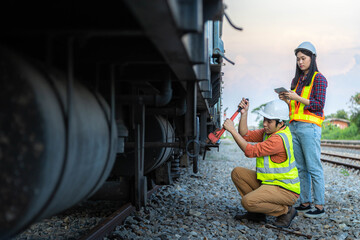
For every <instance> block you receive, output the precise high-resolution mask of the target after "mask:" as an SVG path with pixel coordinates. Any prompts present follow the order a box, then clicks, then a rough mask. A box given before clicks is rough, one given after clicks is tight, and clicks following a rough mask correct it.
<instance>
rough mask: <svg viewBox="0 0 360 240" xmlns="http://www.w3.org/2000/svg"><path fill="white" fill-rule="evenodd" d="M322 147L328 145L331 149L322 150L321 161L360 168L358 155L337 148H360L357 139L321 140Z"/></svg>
mask: <svg viewBox="0 0 360 240" xmlns="http://www.w3.org/2000/svg"><path fill="white" fill-rule="evenodd" d="M321 146H322V147H329V148H330V149H331V150H332V151H331V152H330V151H322V152H321V161H323V162H328V163H332V164H335V165H340V166H344V167H348V168H351V169H356V170H360V155H359V154H351V155H350V154H348V153H343V152H339V151H338V150H336V148H337V149H354V150H360V141H357V140H347V141H343V140H339V141H338V140H323V141H321Z"/></svg>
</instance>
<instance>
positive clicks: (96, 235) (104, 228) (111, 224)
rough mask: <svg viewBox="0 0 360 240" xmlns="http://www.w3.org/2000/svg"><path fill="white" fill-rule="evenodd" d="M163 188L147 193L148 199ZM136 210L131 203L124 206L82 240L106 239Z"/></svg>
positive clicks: (157, 187) (158, 187) (156, 187)
mask: <svg viewBox="0 0 360 240" xmlns="http://www.w3.org/2000/svg"><path fill="white" fill-rule="evenodd" d="M160 188H161V186H159V185H157V186H155V187H154V188H153V189H151V190H150V191H148V192H147V196H148V198H150V197H151V195H152V194H153V193H155V192H156V191H157V190H159V189H160ZM135 210H136V208H135V206H133V205H132V204H131V203H127V204H125V205H124V206H122V207H121V208H120V209H118V210H117V211H115V212H114V213H113V214H112V215H111V216H109V217H108V218H106V219H105V220H104V221H102V222H101V223H100V224H98V225H97V226H95V227H94V228H92V230H91V231H90V232H89V233H87V234H86V235H85V236H83V237H82V238H81V239H80V240H96V239H101V238H103V237H105V236H106V235H107V234H109V233H110V232H111V231H113V230H114V229H115V227H116V226H118V225H120V224H123V222H124V220H125V218H126V217H128V216H129V215H130V214H131V213H132V212H134V211H135Z"/></svg>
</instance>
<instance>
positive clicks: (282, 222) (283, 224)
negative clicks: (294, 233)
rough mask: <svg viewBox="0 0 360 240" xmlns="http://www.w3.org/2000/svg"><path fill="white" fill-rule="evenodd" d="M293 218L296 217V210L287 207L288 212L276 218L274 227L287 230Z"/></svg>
mask: <svg viewBox="0 0 360 240" xmlns="http://www.w3.org/2000/svg"><path fill="white" fill-rule="evenodd" d="M295 216H297V211H296V209H295V208H293V207H292V206H289V210H288V212H287V213H286V214H283V215H281V216H279V217H277V218H276V221H275V223H274V225H275V226H276V227H279V228H288V227H289V226H290V224H291V221H292V220H293V219H294V217H295Z"/></svg>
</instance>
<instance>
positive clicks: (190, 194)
mask: <svg viewBox="0 0 360 240" xmlns="http://www.w3.org/2000/svg"><path fill="white" fill-rule="evenodd" d="M199 161H200V163H199V172H198V173H197V174H194V173H192V166H189V167H188V168H183V169H182V175H181V177H180V178H179V179H178V180H176V181H175V182H174V183H173V184H171V185H168V186H164V187H163V188H161V189H160V190H158V191H157V192H156V193H155V194H154V195H153V196H152V197H151V198H150V199H149V200H148V204H147V206H146V207H144V208H142V209H141V210H140V211H137V212H134V213H133V214H131V215H130V216H129V217H127V218H126V220H125V222H124V224H123V225H121V226H118V227H116V229H115V230H114V231H113V232H112V233H111V234H109V235H108V236H107V237H105V238H104V239H106V240H110V239H111V240H113V239H158V240H165V239H251V240H252V239H254V240H255V239H267V240H268V239H274V240H275V239H306V238H305V237H303V236H297V235H294V234H291V233H286V232H284V231H279V230H277V229H271V228H267V227H266V226H265V225H264V224H260V223H253V222H249V221H247V220H243V221H238V220H235V219H234V218H233V217H234V216H235V214H237V213H241V212H245V210H244V209H243V208H242V206H241V203H240V201H241V197H240V195H239V193H238V192H237V190H236V189H235V186H234V184H233V183H232V180H231V177H230V174H231V171H232V170H233V169H234V168H235V167H237V166H241V167H246V168H250V169H255V159H249V158H246V157H245V156H244V154H243V153H242V151H241V150H240V149H239V147H238V146H237V145H236V143H235V142H234V141H232V140H229V139H224V140H222V142H221V144H220V149H219V152H218V151H217V149H212V151H210V152H207V154H206V159H205V160H202V158H201V157H200V158H199ZM323 167H324V174H325V200H326V205H325V210H326V216H325V217H324V218H321V219H308V218H305V217H303V216H302V215H299V216H297V217H295V219H294V220H293V222H292V224H291V226H290V229H292V230H296V231H300V232H301V233H303V234H307V235H311V236H312V237H313V239H334V240H335V239H336V240H338V239H348V240H350V239H360V207H359V206H360V196H359V192H360V184H359V183H360V175H359V172H357V171H351V170H349V169H345V168H342V167H335V166H334V165H331V164H324V163H323ZM98 204H99V203H97V204H96V205H98ZM101 205H102V206H103V208H104V212H107V213H108V214H107V215H109V214H110V212H109V206H105V204H101ZM296 205H298V203H296ZM83 207H84V211H85V213H84V212H83V213H81V215H79V213H75V214H73V215H69V216H65V215H64V214H62V215H59V216H54V217H52V218H50V219H45V220H43V221H41V222H39V223H36V224H33V225H32V226H31V227H30V228H29V229H28V230H27V231H25V232H24V233H22V234H20V235H18V236H17V237H16V238H14V240H15V239H16V240H19V239H78V238H79V237H80V236H81V235H83V234H84V233H85V232H86V231H87V230H86V229H89V228H91V226H94V225H95V224H98V223H99V222H101V220H102V219H103V218H104V216H106V214H87V213H86V212H87V211H88V210H86V208H85V206H83ZM89 211H90V210H89ZM67 212H69V211H67ZM94 215H95V217H94ZM267 219H268V223H270V224H271V223H273V222H274V221H275V218H274V217H271V216H268V217H267Z"/></svg>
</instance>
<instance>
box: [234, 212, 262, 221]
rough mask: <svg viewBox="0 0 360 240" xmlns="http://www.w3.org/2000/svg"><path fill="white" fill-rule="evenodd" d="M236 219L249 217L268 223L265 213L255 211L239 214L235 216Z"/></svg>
mask: <svg viewBox="0 0 360 240" xmlns="http://www.w3.org/2000/svg"><path fill="white" fill-rule="evenodd" d="M234 218H235V219H236V220H242V219H247V220H249V221H253V222H265V223H266V215H265V214H264V213H254V212H247V213H245V214H242V215H240V214H238V215H236V216H235V217H234Z"/></svg>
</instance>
